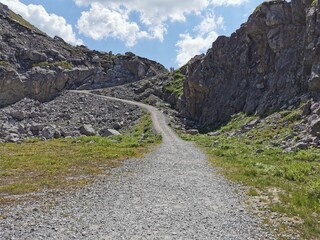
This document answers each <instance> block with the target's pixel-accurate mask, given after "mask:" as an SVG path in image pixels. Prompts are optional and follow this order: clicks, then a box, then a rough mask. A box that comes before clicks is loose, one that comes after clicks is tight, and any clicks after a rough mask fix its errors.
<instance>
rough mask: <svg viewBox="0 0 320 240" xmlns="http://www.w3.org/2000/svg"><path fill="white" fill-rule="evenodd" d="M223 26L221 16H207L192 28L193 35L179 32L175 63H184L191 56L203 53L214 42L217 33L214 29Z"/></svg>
mask: <svg viewBox="0 0 320 240" xmlns="http://www.w3.org/2000/svg"><path fill="white" fill-rule="evenodd" d="M219 28H223V18H222V17H218V18H215V17H214V16H207V17H206V18H204V19H203V20H202V21H201V23H200V24H199V25H198V26H196V27H195V28H194V32H195V36H192V35H190V33H184V34H180V40H179V41H178V43H177V44H176V46H177V47H178V54H177V59H176V60H177V63H178V65H179V66H182V65H184V64H186V63H187V62H188V61H189V60H190V59H191V58H192V57H194V56H195V55H199V54H201V53H204V52H205V51H206V50H207V49H208V48H209V47H210V46H211V45H212V42H214V41H215V40H216V39H217V37H218V33H217V32H216V29H219Z"/></svg>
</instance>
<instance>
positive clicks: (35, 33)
mask: <svg viewBox="0 0 320 240" xmlns="http://www.w3.org/2000/svg"><path fill="white" fill-rule="evenodd" d="M0 29H1V31H0V107H1V106H5V105H8V104H12V103H15V102H17V101H19V100H20V99H22V98H25V97H29V98H33V99H36V100H40V101H46V100H49V99H52V98H53V97H55V96H57V94H58V93H59V92H60V91H61V90H63V89H94V88H101V87H109V86H115V85H119V84H124V83H128V82H134V81H137V80H140V79H142V78H145V77H152V76H155V75H157V74H159V73H165V72H166V70H165V68H164V67H163V66H162V65H160V64H158V63H156V62H154V61H151V60H148V59H145V58H141V57H138V56H135V55H134V54H132V53H126V54H125V55H119V54H118V55H113V54H112V53H111V52H110V53H104V52H98V51H91V50H89V49H88V48H86V47H85V46H77V47H74V46H71V45H69V44H67V43H65V42H64V41H63V40H62V39H61V38H59V37H55V38H53V39H52V38H50V37H48V36H47V35H46V34H45V33H43V32H41V31H40V30H38V29H37V28H35V27H34V26H32V25H31V24H30V23H28V22H26V21H25V20H24V19H23V18H22V17H21V16H19V15H17V14H15V13H14V12H12V11H11V10H10V9H8V7H7V6H5V5H2V4H0Z"/></svg>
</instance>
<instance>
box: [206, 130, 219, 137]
mask: <svg viewBox="0 0 320 240" xmlns="http://www.w3.org/2000/svg"><path fill="white" fill-rule="evenodd" d="M207 135H208V136H209V137H216V136H220V135H221V132H220V131H216V132H210V133H208V134H207Z"/></svg>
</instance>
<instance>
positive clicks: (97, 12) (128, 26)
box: [78, 3, 148, 47]
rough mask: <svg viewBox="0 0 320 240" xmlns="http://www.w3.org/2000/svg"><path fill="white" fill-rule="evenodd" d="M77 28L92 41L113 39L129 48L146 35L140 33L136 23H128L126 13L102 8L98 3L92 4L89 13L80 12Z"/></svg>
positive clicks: (142, 32)
mask: <svg viewBox="0 0 320 240" xmlns="http://www.w3.org/2000/svg"><path fill="white" fill-rule="evenodd" d="M78 28H79V32H80V33H82V34H84V35H86V36H88V37H91V38H92V39H94V40H102V39H104V38H107V37H113V38H117V39H121V40H122V41H124V42H126V44H127V46H129V47H131V46H133V45H135V44H136V42H137V40H138V39H140V38H143V37H147V35H148V34H147V33H146V32H144V31H140V28H139V26H138V24H137V23H135V22H130V20H129V17H128V15H127V14H126V13H120V12H118V11H114V10H111V9H108V8H104V7H103V6H102V5H101V4H100V3H93V4H92V5H91V8H90V10H89V11H86V12H82V14H81V17H80V19H79V20H78Z"/></svg>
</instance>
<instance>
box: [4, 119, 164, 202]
mask: <svg viewBox="0 0 320 240" xmlns="http://www.w3.org/2000/svg"><path fill="white" fill-rule="evenodd" d="M160 141H161V139H160V136H158V135H154V134H153V132H152V128H151V118H150V116H149V115H144V116H143V117H141V119H140V120H139V122H138V123H137V124H136V125H135V126H134V127H133V128H132V129H131V130H130V131H128V132H127V133H125V134H123V135H119V136H113V137H108V138H103V137H99V136H95V137H79V138H77V139H56V140H50V141H45V142H42V141H39V140H37V139H33V140H29V141H26V142H24V143H22V144H20V145H17V144H13V143H6V144H1V145H0V166H1V168H0V196H1V195H12V194H23V193H29V192H34V191H38V190H41V189H43V188H56V187H58V188H65V187H69V186H73V185H82V184H85V183H87V182H88V181H90V179H91V177H93V176H94V175H96V174H100V173H102V172H103V171H105V170H107V169H110V168H113V167H117V166H119V165H120V164H121V161H122V160H125V159H127V158H131V157H140V156H141V155H142V154H143V153H144V152H146V150H147V149H148V147H149V146H150V145H154V144H157V143H159V142H160ZM0 200H1V197H0ZM0 202H1V201H0Z"/></svg>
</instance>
